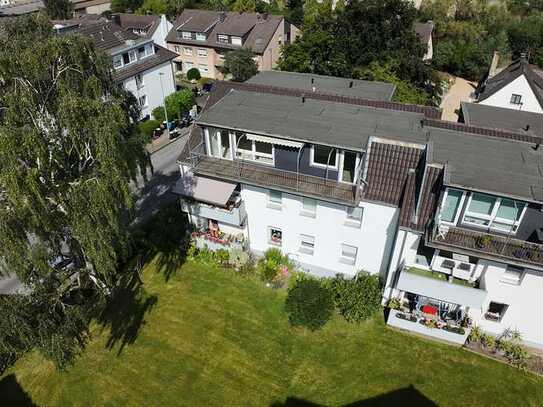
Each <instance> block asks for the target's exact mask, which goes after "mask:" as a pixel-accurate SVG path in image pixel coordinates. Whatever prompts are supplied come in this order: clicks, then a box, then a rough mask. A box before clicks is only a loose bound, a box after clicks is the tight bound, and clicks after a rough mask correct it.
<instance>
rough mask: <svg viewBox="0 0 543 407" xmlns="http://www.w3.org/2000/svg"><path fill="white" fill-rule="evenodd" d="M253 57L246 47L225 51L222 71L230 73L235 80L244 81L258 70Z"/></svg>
mask: <svg viewBox="0 0 543 407" xmlns="http://www.w3.org/2000/svg"><path fill="white" fill-rule="evenodd" d="M253 58H254V54H253V53H252V51H251V50H248V49H246V48H242V49H237V50H234V51H230V52H227V53H226V55H225V57H224V66H223V67H222V71H223V72H224V73H225V74H230V75H232V80H234V81H236V82H245V81H246V80H247V79H249V78H250V77H252V76H254V75H256V73H257V72H258V66H257V64H256V62H255V60H254V59H253Z"/></svg>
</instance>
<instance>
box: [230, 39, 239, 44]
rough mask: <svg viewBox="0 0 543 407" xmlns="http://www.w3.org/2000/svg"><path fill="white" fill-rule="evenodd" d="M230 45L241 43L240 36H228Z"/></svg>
mask: <svg viewBox="0 0 543 407" xmlns="http://www.w3.org/2000/svg"><path fill="white" fill-rule="evenodd" d="M230 40H231V42H232V45H241V37H230Z"/></svg>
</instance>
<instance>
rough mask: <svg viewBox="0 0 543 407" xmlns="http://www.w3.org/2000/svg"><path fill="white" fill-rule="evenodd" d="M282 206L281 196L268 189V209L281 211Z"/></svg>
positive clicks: (277, 192)
mask: <svg viewBox="0 0 543 407" xmlns="http://www.w3.org/2000/svg"><path fill="white" fill-rule="evenodd" d="M282 206H283V194H282V193H281V192H279V191H273V190H271V189H270V191H269V193H268V208H272V209H279V210H280V209H281V207H282Z"/></svg>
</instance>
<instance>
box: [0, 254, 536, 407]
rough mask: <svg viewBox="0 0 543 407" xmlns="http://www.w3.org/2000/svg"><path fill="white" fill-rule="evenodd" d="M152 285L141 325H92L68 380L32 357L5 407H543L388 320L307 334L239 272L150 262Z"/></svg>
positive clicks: (9, 377) (489, 370)
mask: <svg viewBox="0 0 543 407" xmlns="http://www.w3.org/2000/svg"><path fill="white" fill-rule="evenodd" d="M144 281H145V284H144V286H143V290H145V291H141V292H140V293H139V294H138V295H137V296H135V297H134V298H131V299H130V301H127V303H126V304H127V305H126V306H128V307H132V308H134V309H136V311H137V312H136V313H138V312H140V314H138V316H137V317H136V318H132V317H131V316H130V315H131V313H130V312H129V311H130V310H122V309H120V308H119V309H117V310H114V313H116V315H117V316H119V317H124V318H126V320H125V322H126V324H124V325H123V323H122V321H118V324H119V325H116V326H114V328H115V329H114V330H113V335H112V330H111V325H106V326H103V325H100V324H98V323H96V324H95V325H93V327H92V340H91V342H90V343H89V345H88V347H87V349H86V350H85V352H84V353H83V354H82V355H81V356H80V357H78V358H77V359H76V361H75V363H74V364H73V365H72V366H70V367H69V368H67V369H66V370H65V371H62V372H59V371H56V370H55V368H54V366H53V365H52V364H51V363H50V362H48V361H45V360H44V359H43V358H42V357H41V356H40V355H39V354H37V353H35V352H34V353H31V354H28V355H26V356H25V357H23V358H22V359H21V360H19V361H18V362H17V363H16V365H15V366H14V367H13V368H11V369H10V370H8V371H7V372H6V373H5V374H4V378H3V380H1V381H0V400H3V401H4V403H5V404H4V403H0V404H2V405H15V403H14V401H16V399H17V397H19V399H20V400H24V397H26V398H27V399H26V401H29V400H31V401H32V402H33V403H35V404H36V405H40V406H42V405H43V406H90V405H92V406H99V405H107V406H117V405H122V406H125V405H127V406H130V405H133V406H174V405H183V406H271V405H273V406H283V405H298V404H300V403H302V401H305V402H311V403H315V404H317V405H327V406H328V405H359V406H373V405H383V406H393V405H420V406H424V405H433V403H435V404H437V405H439V406H541V405H543V379H541V378H539V377H536V376H534V375H531V374H528V373H524V372H522V371H519V370H517V369H514V368H511V367H509V366H506V365H503V364H500V363H497V362H495V361H492V360H489V359H486V358H483V357H480V356H478V355H475V354H473V353H470V352H468V351H466V350H463V349H459V348H454V347H450V346H447V345H444V344H440V343H436V342H433V341H428V340H425V339H420V338H418V337H414V336H411V335H406V334H403V333H400V332H397V331H393V330H391V329H388V328H386V327H385V326H384V324H383V322H382V317H381V316H376V318H375V319H374V320H371V321H368V322H366V323H363V324H350V323H347V322H345V321H344V320H343V319H342V318H341V317H340V316H336V317H334V318H333V319H332V321H330V322H329V323H328V324H327V325H326V326H325V327H324V329H322V330H320V331H317V332H309V331H307V330H304V329H293V328H291V327H290V326H289V324H288V320H287V316H286V315H285V313H284V310H283V303H284V296H285V292H284V291H274V290H272V289H269V288H266V287H264V286H263V285H262V284H261V283H260V282H258V281H256V280H253V279H251V278H247V277H242V276H238V275H235V274H233V273H232V272H225V271H221V270H215V269H210V268H207V267H205V266H202V265H199V264H196V263H192V262H187V263H186V264H185V265H183V266H182V267H180V268H179V270H178V271H177V272H176V273H173V274H171V275H170V276H169V279H168V280H167V281H166V280H165V278H164V275H163V274H161V273H159V272H158V271H157V269H156V265H154V264H153V263H151V265H149V266H148V267H147V268H146V270H145V272H144ZM141 304H151V305H152V306H149V307H147V306H144V307H142V306H141ZM116 306H118V307H122V306H123V304H122V303H120V304H116ZM142 310H143V311H144V313H141V312H142ZM131 318H132V319H131ZM121 319H122V318H121ZM123 329H127V331H129V332H128V333H127V334H126V335H124V336H123V332H122V330H123ZM353 403H354V404H353ZM307 405H309V404H307Z"/></svg>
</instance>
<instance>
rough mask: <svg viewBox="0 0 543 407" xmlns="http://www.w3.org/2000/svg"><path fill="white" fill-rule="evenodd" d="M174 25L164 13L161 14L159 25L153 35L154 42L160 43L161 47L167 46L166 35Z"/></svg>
mask: <svg viewBox="0 0 543 407" xmlns="http://www.w3.org/2000/svg"><path fill="white" fill-rule="evenodd" d="M172 27H173V24H172V23H170V22H169V21H168V19H167V18H166V16H165V15H164V14H162V15H161V16H160V22H159V24H158V27H157V28H156V30H155V32H154V33H153V36H152V37H151V38H152V39H153V41H154V43H155V44H157V45H160V46H161V47H164V48H167V44H166V35H168V33H169V32H170V30H171V29H172Z"/></svg>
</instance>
